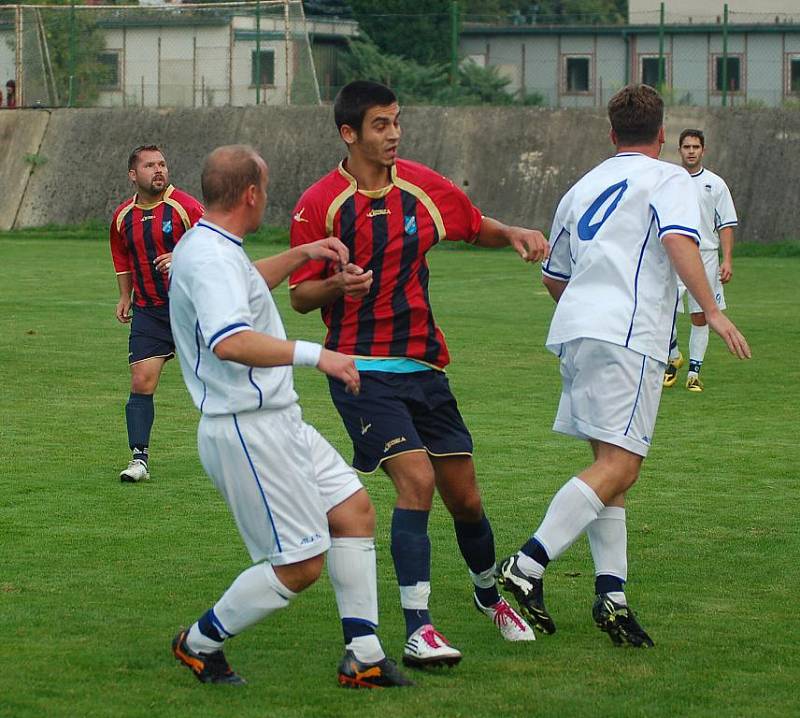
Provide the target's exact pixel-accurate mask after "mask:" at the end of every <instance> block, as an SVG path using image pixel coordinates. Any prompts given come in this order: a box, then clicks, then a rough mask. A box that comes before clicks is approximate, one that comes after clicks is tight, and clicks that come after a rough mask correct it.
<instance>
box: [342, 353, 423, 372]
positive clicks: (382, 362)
mask: <svg viewBox="0 0 800 718" xmlns="http://www.w3.org/2000/svg"><path fill="white" fill-rule="evenodd" d="M355 363H356V369H358V370H359V371H385V372H390V373H392V374H411V373H412V372H415V371H432V369H431V367H429V366H428V365H427V364H423V363H422V362H418V361H417V360H416V359H408V358H406V357H395V358H387V359H358V358H357V359H356V360H355Z"/></svg>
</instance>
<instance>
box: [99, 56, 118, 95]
mask: <svg viewBox="0 0 800 718" xmlns="http://www.w3.org/2000/svg"><path fill="white" fill-rule="evenodd" d="M97 62H98V64H99V65H100V73H101V74H100V81H99V82H98V83H97V84H98V87H100V88H101V89H104V90H116V89H119V53H118V52H101V53H100V54H99V55H98V56H97Z"/></svg>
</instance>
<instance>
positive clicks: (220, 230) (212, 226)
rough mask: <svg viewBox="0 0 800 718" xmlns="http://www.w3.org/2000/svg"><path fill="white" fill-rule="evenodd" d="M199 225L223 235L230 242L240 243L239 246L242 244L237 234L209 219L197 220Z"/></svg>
mask: <svg viewBox="0 0 800 718" xmlns="http://www.w3.org/2000/svg"><path fill="white" fill-rule="evenodd" d="M196 226H197V227H205V228H206V229H210V230H211V231H212V232H216V233H217V234H219V235H221V236H222V237H224V238H225V239H227V240H228V241H229V242H233V243H234V244H236V245H238V246H239V247H241V246H242V240H241V239H240V238H239V237H237V236H236V235H235V234H231V233H230V232H228V231H227V230H225V229H223V228H222V227H220V226H219V225H218V224H214V223H213V222H209V221H208V220H207V219H201V220H199V221H198V222H197V225H196Z"/></svg>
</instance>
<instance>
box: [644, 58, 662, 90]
mask: <svg viewBox="0 0 800 718" xmlns="http://www.w3.org/2000/svg"><path fill="white" fill-rule="evenodd" d="M662 63H663V65H664V69H663V71H662V72H663V74H662V76H661V81H662V82H664V83H666V82H667V61H666V58H664V59H663V60H662ZM641 77H642V83H643V84H645V85H650V86H651V87H658V58H657V57H643V58H642V75H641Z"/></svg>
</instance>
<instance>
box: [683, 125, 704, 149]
mask: <svg viewBox="0 0 800 718" xmlns="http://www.w3.org/2000/svg"><path fill="white" fill-rule="evenodd" d="M687 137H696V138H697V139H698V140H700V147H705V146H706V136H705V135H704V134H703V130H695V129H692V128H691V127H687V128H686V129H685V130H684V131H683V132H681V136H680V137H679V138H678V147H682V146H683V141H684V140H685V139H686V138H687Z"/></svg>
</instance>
